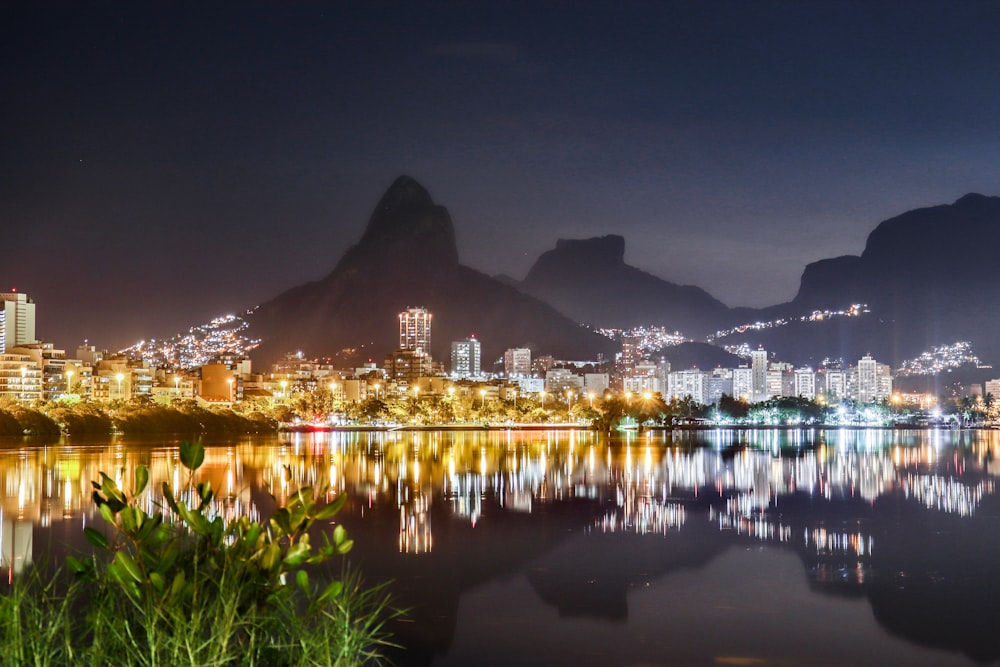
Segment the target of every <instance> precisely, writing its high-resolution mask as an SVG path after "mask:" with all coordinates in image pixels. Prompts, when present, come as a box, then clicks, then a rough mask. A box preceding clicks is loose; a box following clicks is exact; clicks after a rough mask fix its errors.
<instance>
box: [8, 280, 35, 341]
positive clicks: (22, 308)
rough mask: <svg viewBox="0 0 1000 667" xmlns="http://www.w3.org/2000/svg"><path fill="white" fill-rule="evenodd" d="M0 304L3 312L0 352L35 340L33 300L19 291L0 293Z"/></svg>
mask: <svg viewBox="0 0 1000 667" xmlns="http://www.w3.org/2000/svg"><path fill="white" fill-rule="evenodd" d="M0 301H2V303H0V305H2V307H3V312H4V318H3V319H4V331H3V339H2V340H0V354H2V353H4V352H6V351H7V350H9V349H10V348H12V347H14V346H15V345H28V344H30V343H34V342H35V302H34V301H32V300H31V299H30V298H29V297H28V295H27V294H21V293H20V292H4V293H0Z"/></svg>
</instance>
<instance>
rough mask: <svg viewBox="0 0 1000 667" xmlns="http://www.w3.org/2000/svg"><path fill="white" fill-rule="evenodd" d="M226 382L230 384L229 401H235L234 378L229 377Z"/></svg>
mask: <svg viewBox="0 0 1000 667" xmlns="http://www.w3.org/2000/svg"><path fill="white" fill-rule="evenodd" d="M226 384H228V385H229V402H230V403H232V402H233V378H228V379H227V380H226Z"/></svg>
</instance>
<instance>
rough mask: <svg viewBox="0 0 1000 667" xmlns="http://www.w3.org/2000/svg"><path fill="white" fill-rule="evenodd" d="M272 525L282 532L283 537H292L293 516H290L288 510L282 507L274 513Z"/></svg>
mask: <svg viewBox="0 0 1000 667" xmlns="http://www.w3.org/2000/svg"><path fill="white" fill-rule="evenodd" d="M271 523H272V524H274V526H275V527H276V528H277V529H278V530H280V531H281V533H282V534H283V535H290V534H291V533H292V525H291V516H290V515H289V514H288V510H287V509H285V508H284V507H281V508H279V509H278V511H276V512H275V513H274V516H272V517H271Z"/></svg>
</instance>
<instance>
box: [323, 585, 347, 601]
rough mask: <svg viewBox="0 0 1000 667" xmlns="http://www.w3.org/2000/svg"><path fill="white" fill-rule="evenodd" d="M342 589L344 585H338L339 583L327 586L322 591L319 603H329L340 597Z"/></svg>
mask: <svg viewBox="0 0 1000 667" xmlns="http://www.w3.org/2000/svg"><path fill="white" fill-rule="evenodd" d="M343 588H344V585H343V584H342V583H340V582H339V581H334V582H332V583H331V584H330V585H329V586H327V587H326V588H325V589H324V590H323V593H322V595H320V596H319V601H320V602H330V601H331V600H333V598H335V597H337V596H338V595H340V591H342V590H343Z"/></svg>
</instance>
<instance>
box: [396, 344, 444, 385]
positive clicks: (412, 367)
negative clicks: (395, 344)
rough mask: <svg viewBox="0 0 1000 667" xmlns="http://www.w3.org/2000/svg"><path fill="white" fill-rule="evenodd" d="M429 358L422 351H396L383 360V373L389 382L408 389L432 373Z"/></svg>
mask: <svg viewBox="0 0 1000 667" xmlns="http://www.w3.org/2000/svg"><path fill="white" fill-rule="evenodd" d="M432 370H433V369H432V364H431V357H430V355H429V354H425V353H424V351H423V350H396V351H395V352H393V353H392V354H390V355H388V356H387V357H386V358H385V372H386V377H387V379H389V380H395V381H396V382H397V383H398V384H400V385H405V386H407V387H410V386H412V385H414V384H416V382H417V380H418V379H420V378H422V377H428V376H429V375H430V374H431V372H432Z"/></svg>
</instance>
